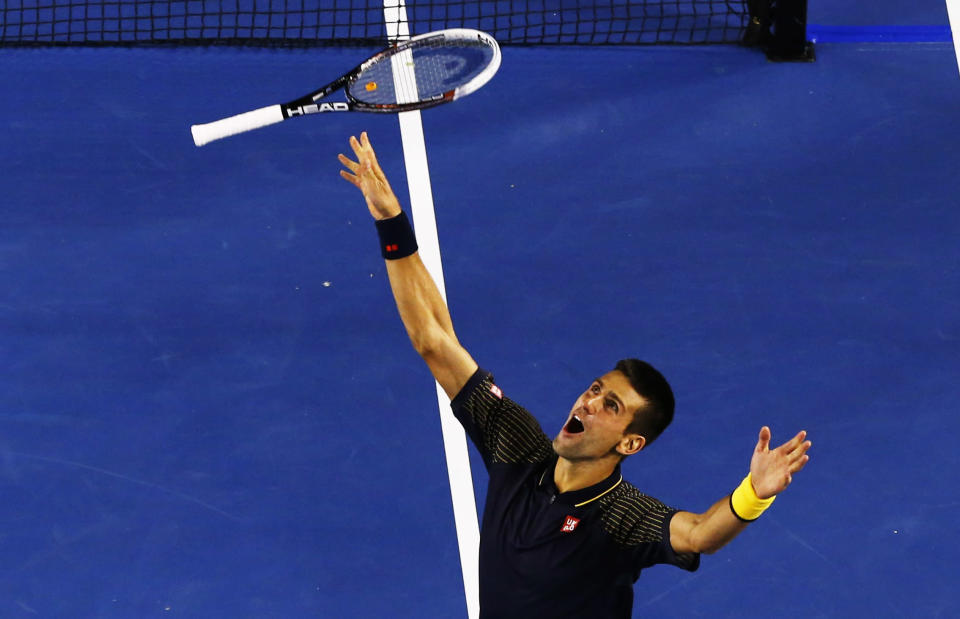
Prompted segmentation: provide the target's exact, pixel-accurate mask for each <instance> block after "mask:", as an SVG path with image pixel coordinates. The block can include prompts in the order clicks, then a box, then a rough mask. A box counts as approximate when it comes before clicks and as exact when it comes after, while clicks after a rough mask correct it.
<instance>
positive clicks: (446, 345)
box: [338, 132, 477, 399]
mask: <svg viewBox="0 0 960 619" xmlns="http://www.w3.org/2000/svg"><path fill="white" fill-rule="evenodd" d="M350 147H351V148H352V149H353V153H354V155H355V156H356V158H357V159H356V161H354V160H352V159H350V158H349V157H347V156H345V155H342V154H341V155H339V157H338V158H339V160H340V163H342V164H343V166H344V167H345V168H347V169H346V170H340V175H341V176H342V177H343V178H344V179H346V180H347V181H349V182H350V183H351V184H353V185H354V186H355V187H357V188H358V189H359V190H360V191H361V192H362V193H363V197H364V199H365V200H366V202H367V208H368V209H369V210H370V214H371V215H372V216H373V218H374V219H375V220H377V221H384V220H389V219H392V218H395V217H397V216H399V215H400V213H401V208H400V202H399V201H398V200H397V196H396V195H395V194H394V193H393V190H392V189H391V188H390V183H389V182H388V181H387V177H386V176H385V175H384V173H383V170H381V169H380V164H378V163H377V156H376V153H374V151H373V147H372V146H371V145H370V139H369V138H368V137H367V134H366V132H364V133H361V134H360V139H359V140H358V139H357V138H355V137H353V136H351V137H350ZM386 263H387V276H388V277H389V278H390V288H391V289H392V290H393V298H394V300H395V301H396V303H397V309H398V310H399V312H400V319H401V320H402V321H403V325H404V327H406V329H407V334H408V335H409V336H410V341H411V342H412V343H413V347H414V348H415V349H416V351H417V352H418V353H419V354H420V356H421V357H423V359H424V361H426V362H427V366H428V367H429V368H430V371H431V372H432V373H433V376H434V378H436V379H437V382H438V383H440V386H441V387H443V390H444V391H445V392H446V393H447V395H448V396H449V397H450V398H451V399H453V397H454V396H456V395H457V393H459V392H460V390H461V389H462V388H463V386H464V385H465V384H466V383H467V381H468V380H469V379H470V377H471V376H472V375H473V373H474V372H476V370H477V363H476V362H475V361H474V360H473V358H472V357H471V356H470V354H469V353H468V352H467V351H466V350H465V349H464V348H463V347H462V346H461V345H460V342H459V341H458V340H457V336H456V333H454V331H453V322H452V321H451V320H450V312H449V311H448V310H447V306H446V304H445V303H444V302H443V297H441V296H440V291H439V290H438V289H437V285H436V284H435V283H434V281H433V278H431V277H430V273H428V272H427V269H426V267H425V266H424V265H423V261H421V260H420V255H419V254H418V253H417V252H414V253H412V254H411V255H409V256H406V257H404V258H399V259H395V260H394V259H388V260H387V261H386Z"/></svg>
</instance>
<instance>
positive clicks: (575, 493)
mask: <svg viewBox="0 0 960 619" xmlns="http://www.w3.org/2000/svg"><path fill="white" fill-rule="evenodd" d="M558 459H559V456H557V454H553V457H552V458H551V459H550V460H548V461H547V465H546V468H544V470H543V473H542V474H541V475H540V479H539V481H538V484H537V485H538V486H539V487H540V488H542V489H543V490H545V491H547V492H549V493H550V494H551V496H555V497H556V502H557V503H563V504H565V505H572V506H574V507H583V506H585V505H587V504H588V503H592V502H593V501H596V500H597V499H599V498H600V497H602V496H603V495H605V494H607V493H608V492H610V491H611V490H613V489H614V488H616V487H617V486H619V485H620V484H621V482H623V475H622V474H621V473H620V465H619V464H617V466H616V468H614V469H613V472H612V473H610V476H609V477H607V478H606V479H604V480H603V481H601V482H599V483H596V484H594V485H592V486H588V487H586V488H580V489H579V490H571V491H570V492H557V486H556V485H555V484H554V483H553V472H554V470H555V469H556V468H557V460H558Z"/></svg>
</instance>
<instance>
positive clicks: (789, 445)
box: [777, 430, 807, 454]
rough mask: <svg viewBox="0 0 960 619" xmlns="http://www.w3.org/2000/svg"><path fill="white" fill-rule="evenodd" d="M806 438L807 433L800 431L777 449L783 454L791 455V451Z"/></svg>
mask: <svg viewBox="0 0 960 619" xmlns="http://www.w3.org/2000/svg"><path fill="white" fill-rule="evenodd" d="M806 437H807V431H806V430H801V431H800V432H798V433H797V435H796V436H794V437H793V438H792V439H790V440H789V441H787V442H786V443H784V444H783V445H780V446H779V447H777V449H778V450H780V451H781V452H783V453H785V454H790V453H793V451H794V450H796V449H797V447H799V446H800V443H801V442H802V441H803V439H805V438H806Z"/></svg>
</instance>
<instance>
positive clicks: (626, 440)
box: [617, 433, 647, 456]
mask: <svg viewBox="0 0 960 619" xmlns="http://www.w3.org/2000/svg"><path fill="white" fill-rule="evenodd" d="M646 444H647V439H645V438H644V437H643V435H641V434H632V433H631V434H624V435H623V438H621V439H620V442H619V443H618V444H617V453H619V454H620V455H621V456H632V455H633V454H635V453H637V452H638V451H640V450H641V449H643V447H644V446H645V445H646Z"/></svg>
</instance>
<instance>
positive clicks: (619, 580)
mask: <svg viewBox="0 0 960 619" xmlns="http://www.w3.org/2000/svg"><path fill="white" fill-rule="evenodd" d="M451 405H452V408H453V413H454V415H455V416H456V417H457V419H458V420H459V421H460V423H461V424H463V427H464V429H465V430H466V432H467V434H468V435H469V436H470V439H471V440H472V441H473V443H474V445H476V447H477V449H478V450H479V451H480V454H481V455H482V456H483V461H484V463H485V464H486V467H487V472H488V473H489V475H490V483H489V486H488V488H487V501H486V505H485V506H484V510H483V524H482V525H481V533H480V616H481V617H482V618H483V619H501V618H508V617H518V618H519V617H522V618H524V619H530V618H540V617H550V618H552V619H553V618H562V617H569V618H571V619H573V618H578V619H602V618H608V617H609V618H618V619H620V618H624V617H630V614H631V611H632V608H633V583H634V582H635V581H636V580H637V578H638V577H639V576H640V571H641V570H642V569H643V568H646V567H649V566H651V565H655V564H657V563H668V564H671V565H676V566H678V567H681V568H683V569H686V570H690V571H694V570H696V569H697V568H698V567H699V565H700V555H699V554H695V553H691V554H677V553H675V552H674V551H673V548H672V547H671V546H670V519H671V518H672V517H673V515H674V514H675V513H676V512H677V510H675V509H672V508H670V507H667V506H666V505H664V504H663V503H661V502H660V501H658V500H656V499H654V498H652V497H648V496H646V495H644V494H642V493H641V492H640V491H639V490H637V489H636V488H635V487H634V486H632V485H631V484H629V483H627V482H625V481H623V477H622V476H621V474H620V467H619V466H617V468H616V470H614V472H613V474H612V475H610V477H608V478H607V479H605V480H603V481H602V482H600V483H598V484H596V485H594V486H590V487H589V488H583V489H580V490H575V491H572V492H563V493H560V492H558V491H557V488H556V486H554V483H553V471H554V467H555V466H556V464H557V455H556V453H554V451H553V445H552V442H551V440H550V439H549V438H548V437H547V435H546V434H545V433H544V432H543V430H542V429H541V428H540V424H539V423H537V420H536V419H535V418H534V417H533V415H531V414H530V413H529V412H528V411H527V410H526V409H524V408H523V407H521V406H520V405H518V404H517V403H516V402H514V401H512V400H510V399H509V398H507V397H506V396H504V395H503V393H502V392H501V391H500V389H499V388H498V387H497V386H496V385H495V384H494V382H493V376H492V375H491V374H490V373H489V372H487V371H485V370H482V369H478V370H477V371H476V373H474V375H473V376H472V377H471V378H470V380H469V381H468V382H467V384H466V385H465V386H464V387H463V389H462V390H461V391H460V393H458V394H457V396H456V397H455V398H454V399H453V401H452V402H451Z"/></svg>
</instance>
